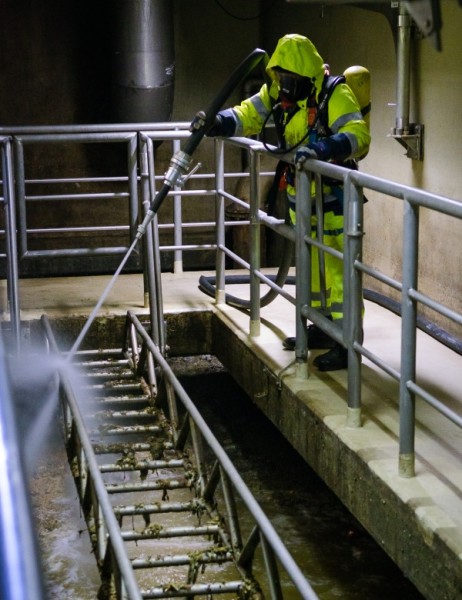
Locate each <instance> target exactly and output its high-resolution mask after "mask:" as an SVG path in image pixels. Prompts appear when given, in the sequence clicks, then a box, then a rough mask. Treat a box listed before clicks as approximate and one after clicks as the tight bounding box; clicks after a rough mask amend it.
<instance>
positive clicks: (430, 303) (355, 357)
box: [216, 138, 462, 477]
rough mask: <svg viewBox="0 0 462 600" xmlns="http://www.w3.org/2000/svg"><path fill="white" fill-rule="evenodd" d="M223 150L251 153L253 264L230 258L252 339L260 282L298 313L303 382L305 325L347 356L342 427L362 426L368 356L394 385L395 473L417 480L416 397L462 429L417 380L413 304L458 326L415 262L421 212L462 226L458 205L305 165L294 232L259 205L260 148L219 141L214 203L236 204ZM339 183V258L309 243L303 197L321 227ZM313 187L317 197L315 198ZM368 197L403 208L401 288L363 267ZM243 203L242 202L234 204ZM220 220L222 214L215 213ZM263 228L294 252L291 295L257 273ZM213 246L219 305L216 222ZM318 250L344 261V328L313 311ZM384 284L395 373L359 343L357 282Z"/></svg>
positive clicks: (458, 316)
mask: <svg viewBox="0 0 462 600" xmlns="http://www.w3.org/2000/svg"><path fill="white" fill-rule="evenodd" d="M227 144H230V145H238V146H240V147H242V148H247V150H248V152H249V154H250V165H251V170H250V189H251V193H250V197H251V202H250V205H248V208H249V211H250V215H251V221H250V230H249V236H250V239H251V243H250V247H251V257H250V261H249V262H246V261H244V260H242V259H240V258H239V257H237V256H234V255H233V258H234V259H235V260H236V261H238V262H239V264H240V266H241V267H243V268H246V269H248V270H249V273H250V328H249V333H250V335H259V332H260V290H259V288H260V283H265V284H267V285H268V286H270V287H271V288H273V289H275V290H276V291H277V292H278V293H279V294H281V296H283V297H284V298H286V299H287V300H288V301H289V302H291V303H292V304H294V305H295V311H296V348H295V365H296V373H297V376H298V377H308V376H309V373H308V369H307V334H306V320H307V319H309V320H310V321H312V322H313V323H314V324H315V325H317V326H318V327H320V328H321V329H322V330H324V331H325V332H326V333H327V334H328V335H329V336H330V337H332V338H333V339H334V340H335V341H336V342H338V343H340V344H342V345H343V346H344V347H345V348H346V349H347V350H348V407H347V423H348V425H349V426H352V427H359V426H360V425H361V356H364V357H366V358H367V359H369V360H370V361H371V362H373V363H374V364H375V365H376V366H378V367H379V368H380V369H382V370H383V371H384V372H386V373H387V374H388V375H390V376H391V377H392V378H394V379H395V380H396V381H397V382H399V418H400V433H399V473H400V475H401V476H403V477H413V476H414V474H415V447H414V446H415V444H414V439H415V426H416V424H415V397H416V395H418V396H419V397H420V398H421V399H422V400H424V401H425V402H427V403H428V404H429V405H431V406H432V407H433V408H435V409H436V410H438V411H439V412H440V413H441V414H442V415H444V416H445V417H446V418H448V419H449V420H451V421H452V422H453V423H455V424H456V425H457V426H458V427H462V415H460V414H457V413H456V412H455V411H454V410H453V409H451V408H450V407H448V406H446V405H445V404H444V403H443V402H441V400H440V399H438V398H437V397H436V396H434V395H433V394H432V393H431V392H429V391H428V390H426V389H424V387H422V386H420V385H419V384H418V383H417V381H416V334H417V310H418V304H419V303H420V304H422V305H424V306H426V307H428V308H430V309H432V310H434V311H435V312H437V313H439V314H440V315H443V316H445V317H447V318H448V319H451V320H452V321H454V323H457V324H462V313H460V312H457V311H455V310H452V309H451V308H449V307H448V306H445V305H444V304H443V303H441V302H437V301H436V300H434V299H432V298H430V297H429V296H427V295H426V294H423V293H422V292H420V291H419V290H418V286H417V271H418V263H419V246H418V240H419V235H418V234H419V209H420V208H421V207H425V208H426V209H430V210H432V211H435V212H438V213H442V214H445V215H448V216H450V217H453V218H455V219H459V220H462V203H460V202H457V201H455V200H453V199H450V198H445V197H442V196H438V195H435V194H430V193H427V192H425V191H423V190H420V189H417V188H411V187H408V186H405V185H401V184H398V183H394V182H391V181H388V180H385V179H381V178H378V177H373V176H370V175H367V174H364V173H360V172H358V171H351V170H348V169H345V168H342V167H338V166H335V165H331V164H328V163H323V162H320V161H314V160H310V161H307V162H306V163H305V164H304V168H303V170H301V171H297V184H296V189H297V194H296V213H297V221H296V226H295V227H294V228H293V230H291V228H290V227H287V225H285V224H284V223H282V222H281V221H277V220H275V219H273V218H271V217H268V215H266V214H265V213H264V211H262V210H261V208H260V206H259V197H260V190H259V185H260V180H259V177H258V172H259V161H260V156H261V155H262V154H268V152H267V150H266V149H265V148H264V147H263V145H262V144H260V143H258V142H254V141H251V140H246V139H237V138H236V139H233V140H218V141H217V160H216V164H217V195H218V198H219V200H218V201H219V202H223V201H224V199H225V198H226V199H227V200H231V201H233V196H232V195H231V194H229V193H228V192H226V191H225V190H224V179H223V174H224V164H225V157H224V148H225V146H226V145H227ZM279 158H282V159H284V160H286V161H287V162H289V163H291V162H293V157H292V156H290V155H289V156H283V157H280V156H279ZM323 176H325V177H328V178H330V179H335V180H338V181H339V182H340V183H341V185H342V186H343V188H344V215H345V217H344V232H345V242H344V251H343V253H341V252H339V251H337V250H334V249H332V248H330V247H328V246H326V245H325V244H324V243H323V242H322V235H319V229H320V230H321V231H322V227H320V228H318V233H317V235H316V236H315V237H312V234H311V231H312V225H311V215H312V204H311V202H307V198H312V197H314V199H315V200H314V203H315V212H316V215H317V218H318V222H319V220H320V219H322V194H321V193H320V190H321V186H322V177H323ZM313 186H314V187H315V192H314V194H313ZM364 190H372V191H374V192H379V193H381V194H384V195H385V196H387V197H389V198H395V199H398V200H401V201H402V202H403V234H402V235H403V265H402V272H403V281H398V280H396V279H393V278H391V277H389V276H388V275H386V274H384V273H382V272H381V271H379V270H378V269H376V268H374V266H371V265H367V264H365V263H364V262H363V260H362V254H363V252H362V239H363V235H364V220H363V195H364V194H363V191H364ZM234 200H235V201H236V202H238V203H242V201H241V200H239V199H234ZM218 214H220V209H219V211H218ZM260 225H265V226H267V227H270V228H272V229H273V230H275V231H277V232H278V233H279V234H280V235H283V236H284V237H287V238H288V239H292V240H293V241H294V242H295V247H296V261H295V266H296V293H295V295H292V294H289V293H288V292H287V291H286V290H284V289H282V287H278V286H277V285H276V284H275V283H274V282H273V281H272V280H271V279H270V278H268V277H267V276H265V275H264V274H263V273H262V272H261V270H260V250H259V248H260V244H259V236H260ZM217 246H218V248H219V250H220V251H221V257H219V258H218V260H217V284H216V298H217V301H220V302H222V301H223V299H224V298H225V295H226V291H225V271H224V260H223V257H224V255H226V254H228V255H230V254H231V253H230V251H229V249H227V248H226V247H225V245H224V228H223V226H221V228H220V223H219V222H218V223H217ZM313 247H316V248H318V249H319V250H320V252H319V254H320V256H322V254H323V253H328V254H331V255H332V256H335V257H336V258H339V259H341V260H343V281H344V315H345V318H344V319H343V320H342V325H341V326H340V325H336V324H335V322H332V321H330V320H328V319H327V318H326V317H325V316H324V315H323V314H322V313H321V312H320V311H319V310H317V309H315V308H312V307H311V296H312V292H311V249H312V248H313ZM363 274H367V275H368V276H370V277H372V278H374V279H376V280H378V281H380V282H381V283H384V284H386V285H388V286H390V287H391V288H393V289H394V290H396V291H398V292H400V293H401V307H402V309H401V314H402V327H401V359H400V368H399V370H397V369H395V368H393V367H392V366H390V365H388V364H386V363H385V362H384V361H383V360H382V359H381V358H380V357H379V356H377V355H375V354H374V353H373V352H371V351H370V350H369V349H368V348H367V347H366V346H365V345H364V344H363V336H362V308H363V286H362V275H363Z"/></svg>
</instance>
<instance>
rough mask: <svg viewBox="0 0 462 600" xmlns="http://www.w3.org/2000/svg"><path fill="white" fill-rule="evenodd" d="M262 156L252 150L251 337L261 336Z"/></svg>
mask: <svg viewBox="0 0 462 600" xmlns="http://www.w3.org/2000/svg"><path fill="white" fill-rule="evenodd" d="M259 174H260V154H259V153H258V152H256V151H255V150H252V149H250V335H251V336H258V335H260V280H259V278H258V277H257V276H256V275H255V271H256V270H259V269H260V262H261V257H260V220H259V216H258V213H259V210H260V177H259Z"/></svg>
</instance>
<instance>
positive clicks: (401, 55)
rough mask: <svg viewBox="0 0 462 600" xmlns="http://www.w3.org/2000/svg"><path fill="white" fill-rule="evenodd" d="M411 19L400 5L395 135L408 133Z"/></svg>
mask: <svg viewBox="0 0 462 600" xmlns="http://www.w3.org/2000/svg"><path fill="white" fill-rule="evenodd" d="M410 47H411V18H410V16H409V14H408V13H407V11H406V9H405V7H404V5H403V4H402V3H401V4H400V14H399V21H398V45H397V71H398V73H397V90H396V133H398V134H400V135H403V134H404V135H406V134H408V133H409V104H410V86H411V84H410Z"/></svg>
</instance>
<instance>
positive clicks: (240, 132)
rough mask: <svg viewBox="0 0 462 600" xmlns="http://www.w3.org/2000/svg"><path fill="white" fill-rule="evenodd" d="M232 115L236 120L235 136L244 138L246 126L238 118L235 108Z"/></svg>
mask: <svg viewBox="0 0 462 600" xmlns="http://www.w3.org/2000/svg"><path fill="white" fill-rule="evenodd" d="M232 114H233V118H234V120H235V122H236V128H235V130H234V135H235V136H236V137H242V136H243V135H244V126H243V124H242V121H241V120H240V118H239V117H238V116H237V114H236V111H235V110H234V108H233V109H232Z"/></svg>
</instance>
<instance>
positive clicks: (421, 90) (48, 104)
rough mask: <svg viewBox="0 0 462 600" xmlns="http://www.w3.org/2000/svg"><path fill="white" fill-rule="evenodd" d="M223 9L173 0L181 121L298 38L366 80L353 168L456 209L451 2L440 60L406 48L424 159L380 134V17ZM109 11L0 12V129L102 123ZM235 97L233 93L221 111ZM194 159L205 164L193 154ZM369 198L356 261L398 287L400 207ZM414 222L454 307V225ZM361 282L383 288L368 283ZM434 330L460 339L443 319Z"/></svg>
mask: <svg viewBox="0 0 462 600" xmlns="http://www.w3.org/2000/svg"><path fill="white" fill-rule="evenodd" d="M223 6H224V7H226V8H227V9H228V10H229V11H231V12H232V13H233V16H231V15H230V14H227V13H226V12H225V11H224V10H223V9H222V8H221V7H220V6H219V4H218V3H217V2H215V1H214V0H201V2H200V3H197V2H184V0H175V1H174V11H175V16H174V35H175V49H176V84H175V100H174V107H173V108H174V109H173V119H174V120H190V119H191V118H192V116H193V115H194V114H195V112H196V111H197V110H199V109H201V108H204V107H206V106H207V105H208V103H209V102H210V100H211V99H212V98H213V96H214V94H215V93H216V91H217V89H218V88H219V87H221V85H222V84H223V83H224V81H225V80H226V79H227V77H228V76H229V74H230V73H231V72H232V70H233V69H234V68H235V67H236V66H237V65H238V64H239V62H240V61H241V60H242V59H243V58H244V57H245V56H247V55H248V53H249V52H251V51H252V50H253V49H254V48H256V47H258V46H260V47H263V48H264V49H266V50H267V51H268V52H269V53H271V51H272V50H273V49H274V46H275V44H276V41H277V39H278V38H279V37H280V36H282V35H284V34H285V33H288V32H298V33H302V34H305V35H308V36H309V37H311V38H312V39H313V41H314V42H315V44H316V45H317V46H318V48H319V51H320V53H321V54H322V56H323V57H324V59H325V60H326V62H329V63H330V65H331V69H332V72H334V73H339V72H341V71H343V69H344V68H345V67H347V66H349V65H352V64H358V63H360V64H364V65H365V66H367V67H368V68H369V69H370V71H371V73H372V81H373V83H372V103H373V111H372V116H371V131H372V136H373V143H372V146H371V150H370V153H369V155H368V157H367V158H366V159H365V160H364V161H362V163H361V170H363V171H365V172H367V173H371V174H373V175H377V176H379V177H385V178H390V179H392V180H395V181H399V182H401V183H404V184H408V185H411V186H418V187H422V188H423V189H425V190H428V191H430V192H434V193H437V194H442V195H447V196H450V197H453V198H455V199H456V200H458V201H460V199H461V197H462V196H461V192H460V189H461V183H462V172H461V169H460V168H459V162H460V139H459V133H458V128H457V115H458V109H459V107H460V106H461V104H462V85H461V79H462V63H461V61H460V58H459V51H460V31H461V30H462V9H461V8H460V6H458V5H457V3H456V2H442V3H441V8H442V18H443V29H442V48H443V50H442V52H437V51H436V50H435V49H434V48H433V47H432V46H431V44H430V43H429V42H428V41H427V40H415V41H414V42H413V48H414V53H413V66H412V70H413V85H412V98H411V109H412V112H411V122H417V123H423V124H424V125H425V157H424V160H423V161H421V162H420V161H414V160H411V159H409V158H407V157H406V156H405V155H404V154H405V151H404V149H403V148H402V147H401V146H400V145H399V144H398V143H397V142H396V141H395V140H394V139H392V138H391V137H390V135H389V134H390V131H391V129H392V128H393V127H394V125H395V109H394V107H393V106H391V105H392V104H393V103H394V102H395V95H396V59H395V46H394V38H393V34H392V30H391V27H390V24H389V21H388V20H387V18H386V17H385V16H384V15H383V14H380V13H378V12H375V11H370V10H366V9H362V8H353V7H347V6H324V7H322V6H321V5H316V6H314V5H308V4H297V3H286V2H283V1H282V0H281V1H280V2H277V3H274V2H270V1H269V0H268V1H265V2H247V1H245V0H241V1H239V2H233V3H225V4H223ZM110 8H111V2H110V1H106V0H101V1H98V2H96V3H95V2H94V1H91V0H83V2H80V3H78V5H75V4H74V3H72V2H70V0H47V1H46V2H39V1H38V0H17V2H14V3H13V2H3V3H1V4H0V82H1V84H2V94H1V97H0V124H2V125H25V124H59V123H61V124H62V123H98V122H99V123H104V122H108V121H109V122H110V121H111V97H110V77H109V74H110V41H111V36H110V34H111V19H110V17H111V10H110ZM252 17H257V18H252ZM239 97H240V92H239V90H238V91H236V94H234V96H233V97H232V98H231V99H230V103H234V102H237V101H238V100H239ZM205 143H207V141H205V142H204V144H205ZM170 156H171V150H170V148H169V147H168V146H167V145H165V146H164V147H161V149H160V150H159V156H158V160H159V162H160V164H161V165H162V162H163V161H165V162H167V161H168V160H169V158H170ZM39 158H40V160H41V161H42V162H41V164H40V169H41V170H42V171H43V170H46V169H47V168H48V166H50V165H52V166H53V168H56V166H59V165H60V164H61V162H62V160H63V159H62V155H61V154H60V152H59V151H58V150H56V151H55V153H54V154H53V155H52V156H51V157H50V159H49V165H47V164H44V163H43V160H44V159H43V156H40V157H39ZM116 158H117V157H116ZM197 158H198V160H202V157H201V155H200V151H199V153H198V157H197ZM74 162H75V164H79V165H80V168H81V170H82V171H84V170H85V169H90V168H93V167H94V165H95V164H97V163H98V156H97V155H96V154H95V153H94V152H93V153H89V150H88V149H82V152H81V154H80V155H78V156H76V157H75V159H74ZM236 164H237V159H236ZM204 167H205V168H207V167H208V165H207V164H205V165H204ZM369 200H370V201H369V203H368V204H367V206H366V231H367V233H366V237H365V258H366V260H367V261H368V262H370V263H371V264H373V265H375V266H376V267H378V268H380V269H381V270H383V271H385V272H386V273H387V274H388V275H390V276H392V277H396V278H399V279H400V278H401V254H402V249H401V241H400V232H401V221H402V206H401V203H400V201H391V200H386V199H384V198H382V197H380V196H378V195H376V194H370V197H369ZM193 210H194V211H195V212H196V213H197V211H199V212H201V211H202V212H205V213H206V214H208V213H209V210H210V207H209V201H208V200H206V201H204V202H198V203H195V204H194V206H193ZM421 221H422V226H421V249H422V260H421V265H420V286H421V289H422V291H423V292H425V293H427V294H429V295H431V296H433V297H435V298H436V299H440V300H445V301H447V302H448V303H450V305H451V306H452V307H453V308H455V309H458V310H460V309H461V300H460V298H461V297H462V278H461V277H460V266H461V263H462V236H461V235H460V232H461V226H460V222H455V221H451V220H450V219H448V218H446V217H444V216H437V215H434V214H430V213H429V212H428V211H422V216H421ZM446 244H447V245H446ZM365 285H366V287H374V288H376V289H379V290H380V289H381V288H380V286H378V285H377V284H375V283H373V282H371V281H369V280H367V279H366V281H365ZM386 293H387V294H388V293H389V290H386ZM429 316H430V318H432V319H434V318H435V317H434V315H429ZM441 324H442V325H444V326H445V327H446V328H448V329H452V331H453V332H454V333H457V331H456V328H455V327H454V326H453V325H451V324H450V323H447V322H444V321H441Z"/></svg>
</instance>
